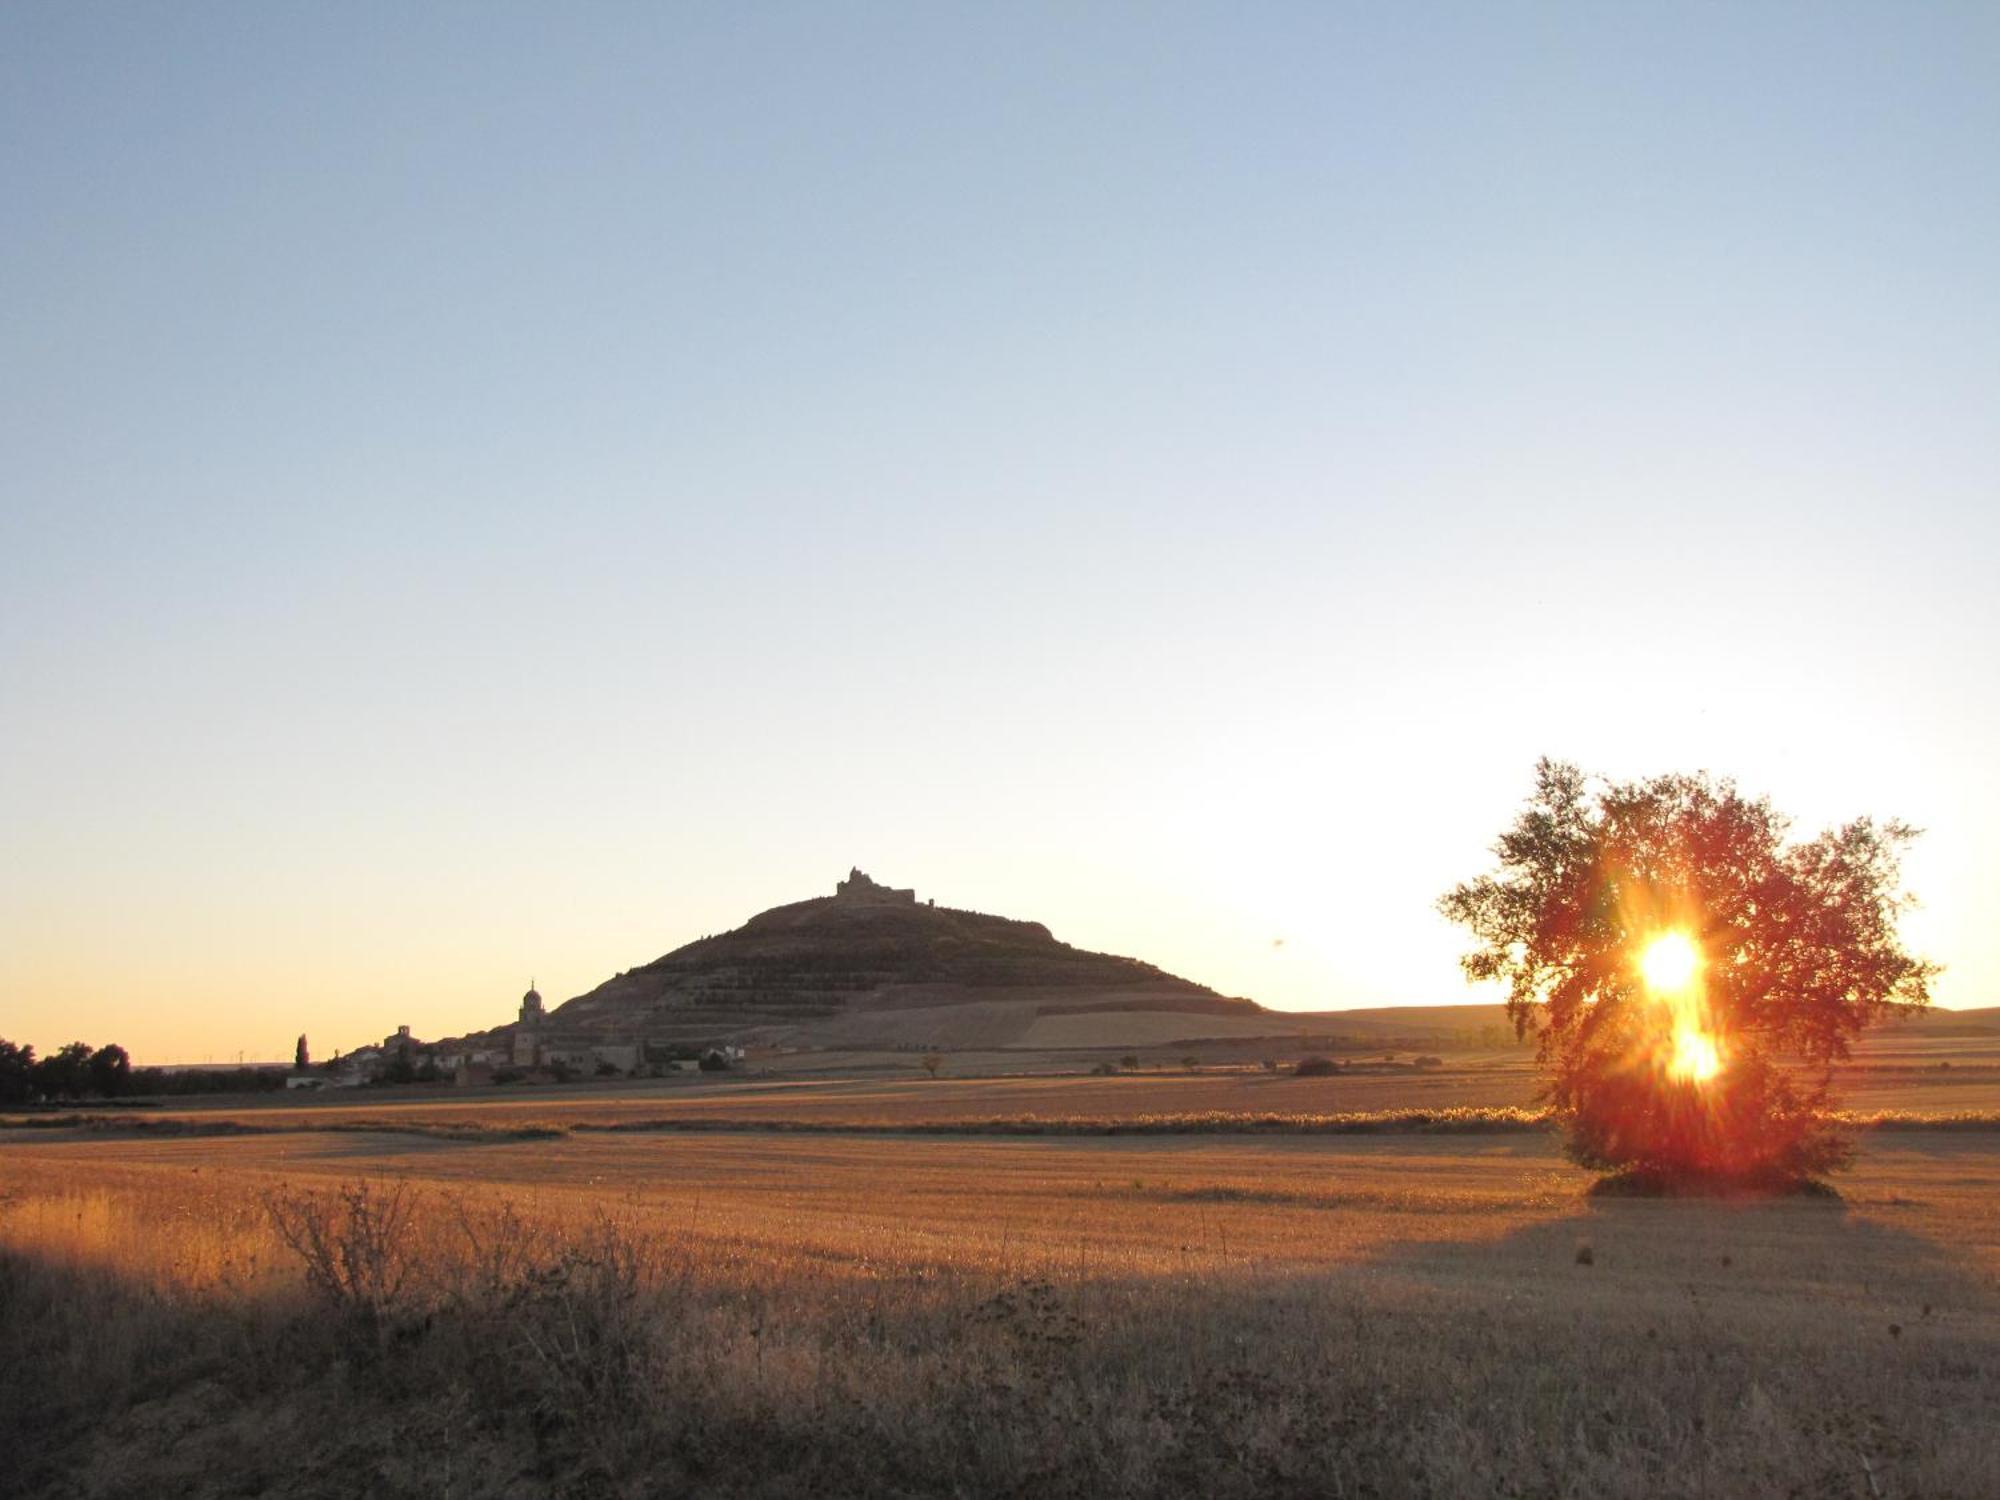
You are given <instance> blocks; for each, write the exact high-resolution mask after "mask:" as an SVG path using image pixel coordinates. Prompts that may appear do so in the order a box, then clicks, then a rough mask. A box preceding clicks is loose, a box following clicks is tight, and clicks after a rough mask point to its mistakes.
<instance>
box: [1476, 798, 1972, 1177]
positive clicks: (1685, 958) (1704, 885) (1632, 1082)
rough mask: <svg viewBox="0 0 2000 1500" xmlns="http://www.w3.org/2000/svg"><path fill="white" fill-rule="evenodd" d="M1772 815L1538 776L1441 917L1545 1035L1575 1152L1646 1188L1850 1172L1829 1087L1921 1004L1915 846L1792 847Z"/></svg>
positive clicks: (1842, 836)
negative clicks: (1906, 871) (1906, 868)
mask: <svg viewBox="0 0 2000 1500" xmlns="http://www.w3.org/2000/svg"><path fill="white" fill-rule="evenodd" d="M1789 831H1790V824H1789V822H1788V820H1787V819H1785V818H1784V817H1783V816H1782V815H1780V814H1779V813H1777V812H1775V811H1774V810H1773V809H1772V807H1771V805H1770V803H1769V801H1768V800H1765V799H1763V798H1757V799H1751V798H1747V797H1745V796H1743V795H1742V794H1741V793H1739V792H1738V791H1737V790H1736V787H1735V785H1734V783H1732V782H1730V781H1727V780H1720V779H1716V778H1712V777H1710V776H1708V775H1706V774H1700V775H1693V776H1685V775H1669V776H1657V777H1654V778H1652V779H1650V780H1644V781H1632V782H1619V783H1606V784H1602V785H1599V786H1593V784H1592V783H1591V782H1590V781H1589V780H1588V779H1587V778H1586V777H1585V776H1584V774H1583V772H1581V771H1580V770H1578V769H1577V768H1576V767H1575V766H1572V765H1567V764H1564V763H1562V762H1559V761H1551V760H1546V759H1545V760H1543V761H1541V762H1540V763H1538V764H1537V766H1536V768H1535V791H1534V795H1533V796H1532V797H1531V798H1530V799H1529V802H1528V805H1527V807H1526V808H1525V809H1524V810H1523V811H1522V813H1521V815H1520V817H1519V818H1518V819H1516V821H1515V823H1514V825H1513V827H1511V828H1509V829H1508V830H1507V831H1506V832H1505V833H1503V834H1502V835H1501V836H1500V840H1499V842H1498V843H1497V844H1496V845H1495V846H1494V851H1493V852H1494V854H1495V855H1496V856H1497V858H1498V860H1499V868H1498V869H1497V870H1495V871H1493V872H1491V873H1489V874H1486V875H1482V876H1480V877H1478V878H1477V879H1475V880H1470V881H1467V882H1465V883H1464V884H1462V885H1460V886H1458V887H1456V888H1455V889H1453V890H1452V891H1450V892H1449V893H1447V894H1446V895H1445V896H1444V897H1443V898H1442V899H1441V900H1440V901H1439V903H1438V905H1439V909H1440V910H1441V911H1442V912H1443V913H1444V914H1445V915H1446V916H1447V917H1449V918H1451V919H1452V920H1453V921H1454V922H1457V923H1460V924H1462V925H1463V926H1465V927H1466V928H1468V929H1469V930H1470V931H1471V933H1472V935H1473V937H1474V938H1475V939H1476V940H1477V942H1478V944H1479V946H1478V947H1476V948H1475V949H1473V951H1472V952H1470V953H1468V954H1466V955H1465V956H1464V957H1463V959H1461V961H1460V962H1461V965H1462V967H1463V968H1464V970H1465V972H1466V975H1467V977H1468V978H1471V979H1473V980H1499V981H1501V982H1504V983H1505V984H1506V985H1507V988H1508V993H1507V1010H1508V1015H1509V1016H1510V1017H1511V1019H1512V1020H1513V1023H1514V1027H1515V1031H1516V1034H1517V1035H1519V1036H1523V1037H1525V1036H1528V1035H1531V1034H1532V1035H1533V1036H1534V1037H1535V1039H1536V1044H1537V1050H1536V1057H1537V1060H1538V1061H1539V1062H1540V1064H1541V1065H1542V1068H1543V1069H1544V1071H1545V1073H1546V1075H1547V1079H1548V1084H1547V1091H1546V1096H1545V1097H1546V1098H1547V1099H1548V1100H1549V1102H1550V1104H1551V1105H1552V1107H1553V1109H1554V1111H1555V1114H1556V1117H1557V1119H1558V1120H1559V1121H1560V1122H1561V1123H1562V1124H1563V1126H1564V1127H1565V1129H1566V1131H1567V1133H1568V1138H1569V1150H1570V1154H1571V1156H1572V1157H1573V1158H1574V1159H1575V1160H1576V1161H1578V1162H1580V1163H1581V1164H1583V1165H1585V1166H1589V1167H1595V1168H1625V1169H1629V1170H1631V1171H1632V1172H1634V1173H1635V1174H1636V1175H1638V1176H1640V1177H1642V1178H1650V1179H1654V1180H1686V1179H1703V1178H1706V1179H1739V1180H1797V1179H1799V1178H1801V1177H1804V1176H1807V1175H1810V1174H1812V1173H1815V1172H1821V1171H1825V1170H1828V1169H1830V1168H1833V1167H1837V1166H1842V1165H1845V1164H1846V1162H1847V1160H1848V1158H1849V1157H1850V1156H1851V1154H1852V1153H1851V1148H1850V1147H1849V1146H1848V1144H1847V1142H1846V1141H1845V1139H1844V1138H1843V1137H1842V1136H1841V1135H1840V1133H1839V1131H1838V1130H1837V1128H1836V1127H1835V1125H1834V1122H1833V1121H1832V1119H1831V1118H1830V1115H1829V1107H1830V1103H1831V1079H1832V1070H1833V1067H1834V1065H1835V1064H1836V1063H1839V1062H1841V1061H1843V1060H1845V1059H1846V1058H1847V1057H1848V1056H1849V1055H1850V1050H1851V1048H1852V1045H1853V1043H1854V1040H1855V1039H1856V1038H1857V1037H1858V1036H1860V1034H1861V1033H1862V1032H1863V1031H1864V1030H1865V1029H1866V1028H1867V1027H1868V1026H1869V1025H1871V1024H1872V1023H1873V1022H1875V1021H1877V1020H1879V1019H1881V1018H1882V1017H1883V1016H1884V1015H1885V1014H1888V1013H1890V1012H1892V1011H1894V1010H1897V1009H1899V1008H1902V1007H1909V1006H1921V1005H1925V1004H1928V1003H1929V1000H1930V982H1931V980H1932V979H1933V978H1934V977H1935V975H1936V973H1937V968H1936V966H1935V965H1932V964H1929V963H1925V962H1923V961H1921V960H1919V959H1915V958H1912V957H1911V956H1910V955H1909V954H1907V953H1905V952H1904V951H1903V948H1902V945H1901V941H1900V939H1899V937H1898V935H1897V931H1896V923H1897V918H1898V917H1899V916H1900V914H1901V913H1902V912H1903V911H1904V910H1906V909H1907V908H1908V907H1909V906H1910V904H1911V899H1910V898H1909V897H1908V896H1907V895H1905V894H1904V893H1903V892H1902V890H1901V888H1900V887H1901V868H1900V855H1901V851H1902V849H1903V847H1904V846H1905V845H1906V844H1907V843H1908V842H1909V841H1910V840H1911V839H1912V838H1914V837H1915V836H1916V830H1914V829H1912V828H1909V827H1907V826H1905V825H1904V824H1901V823H1897V822H1893V821H1892V822H1887V823H1880V824H1878V823H1875V822H1873V821H1871V820H1869V819H1867V818H1859V819H1856V820H1855V821H1853V822H1850V823H1847V824H1845V825H1843V826H1842V827H1839V828H1835V829H1831V830H1829V831H1827V832H1825V833H1822V834H1820V835H1819V836H1818V837H1817V838H1814V839H1811V840H1807V841H1803V842H1793V841H1788V834H1789Z"/></svg>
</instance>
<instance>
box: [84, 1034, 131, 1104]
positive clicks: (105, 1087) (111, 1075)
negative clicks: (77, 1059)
mask: <svg viewBox="0 0 2000 1500" xmlns="http://www.w3.org/2000/svg"><path fill="white" fill-rule="evenodd" d="M84 1071H85V1074H86V1075H87V1076H88V1077H89V1079H90V1088H91V1092H92V1093H95V1094H99V1095H101V1096H103V1097H104V1098H106V1099H116V1098H118V1097H119V1096H120V1095H121V1094H129V1093H130V1092H131V1091H132V1059H131V1057H130V1056H128V1055H127V1053H126V1051H125V1049H124V1048H123V1047H121V1046H119V1045H118V1044H117V1043H116V1042H111V1043H108V1044H106V1045H105V1046H102V1047H99V1048H98V1049H97V1050H96V1051H95V1052H93V1053H91V1054H90V1060H89V1061H88V1062H86V1063H85V1064H84Z"/></svg>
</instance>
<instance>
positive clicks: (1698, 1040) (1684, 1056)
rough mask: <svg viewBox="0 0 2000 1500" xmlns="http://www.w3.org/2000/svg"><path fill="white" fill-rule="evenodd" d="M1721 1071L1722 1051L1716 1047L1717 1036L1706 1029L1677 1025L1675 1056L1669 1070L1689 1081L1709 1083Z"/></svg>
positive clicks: (1668, 1065) (1675, 1031)
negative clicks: (1699, 1029)
mask: <svg viewBox="0 0 2000 1500" xmlns="http://www.w3.org/2000/svg"><path fill="white" fill-rule="evenodd" d="M1721 1071H1722V1053H1721V1052H1720V1051H1718V1050H1717V1049H1716V1045H1715V1038H1714V1037H1712V1036H1710V1035H1709V1034H1708V1033H1707V1032H1705V1031H1696V1030H1695V1029H1693V1028H1692V1027H1682V1026H1679V1025H1676V1026H1675V1028H1674V1056H1673V1060H1672V1061H1671V1062H1669V1063H1668V1064H1667V1072H1668V1073H1669V1074H1671V1075H1672V1076H1673V1077H1675V1078H1684V1079H1686V1080H1687V1081H1688V1082H1689V1083H1707V1082H1708V1080H1709V1079H1711V1078H1713V1077H1714V1076H1715V1075H1716V1074H1717V1073H1720V1072H1721Z"/></svg>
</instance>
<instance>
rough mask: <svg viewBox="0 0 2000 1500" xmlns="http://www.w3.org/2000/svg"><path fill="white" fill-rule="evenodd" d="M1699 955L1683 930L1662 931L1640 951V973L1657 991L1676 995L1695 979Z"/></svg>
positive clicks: (1652, 988) (1655, 991)
mask: <svg viewBox="0 0 2000 1500" xmlns="http://www.w3.org/2000/svg"><path fill="white" fill-rule="evenodd" d="M1700 967H1701V955H1700V954H1699V953H1698V952H1696V951H1695V946H1694V943H1693V942H1692V941H1691V940H1690V939H1689V937H1688V935H1687V934H1686V933H1684V932H1663V933H1661V934H1660V935H1659V936H1658V937H1656V938H1654V939H1653V941H1652V942H1650V943H1648V944H1647V945H1646V951H1645V952H1644V953H1641V954H1640V955H1639V973H1640V974H1641V975H1642V976H1643V977H1644V978H1645V981H1646V988H1647V989H1649V990H1652V991H1653V992H1654V993H1656V994H1661V995H1677V994H1679V993H1680V992H1681V991H1682V990H1684V989H1686V988H1687V987H1688V986H1689V985H1690V984H1692V983H1693V982H1694V975H1695V970H1697V969H1699V968H1700Z"/></svg>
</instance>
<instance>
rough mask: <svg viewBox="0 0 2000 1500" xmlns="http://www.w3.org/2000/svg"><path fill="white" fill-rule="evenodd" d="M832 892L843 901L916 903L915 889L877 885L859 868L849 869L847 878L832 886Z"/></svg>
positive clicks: (905, 904) (880, 903)
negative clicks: (904, 889)
mask: <svg viewBox="0 0 2000 1500" xmlns="http://www.w3.org/2000/svg"><path fill="white" fill-rule="evenodd" d="M833 893H834V895H836V896H838V897H839V898H840V899H842V900H843V901H867V902H872V903H875V904H878V905H884V906H886V905H889V904H891V903H894V904H897V905H902V906H915V905H916V904H917V893H916V891H915V890H907V891H902V890H897V889H896V888H895V887H893V886H886V885H877V884H876V883H875V882H874V881H872V880H870V879H869V878H868V877H867V876H866V875H865V874H863V873H862V872H861V870H860V869H859V868H854V869H850V870H849V871H848V872H847V879H845V880H843V881H841V882H840V883H839V884H838V885H836V886H834V888H833Z"/></svg>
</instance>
